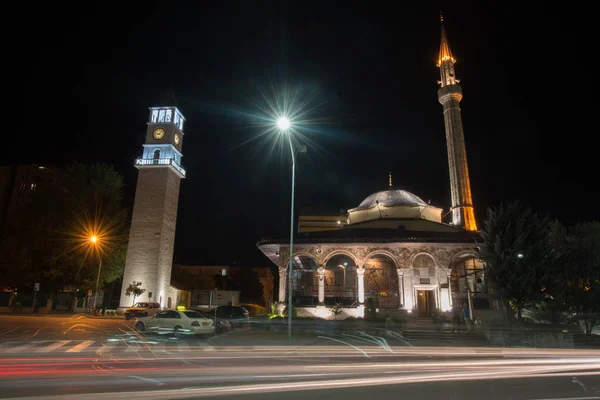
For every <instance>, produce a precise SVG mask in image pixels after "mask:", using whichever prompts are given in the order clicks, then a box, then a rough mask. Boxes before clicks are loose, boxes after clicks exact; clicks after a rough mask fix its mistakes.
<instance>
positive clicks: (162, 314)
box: [154, 311, 169, 318]
mask: <svg viewBox="0 0 600 400" xmlns="http://www.w3.org/2000/svg"><path fill="white" fill-rule="evenodd" d="M154 318H169V311H161V312H158V313H156V314H155V315H154Z"/></svg>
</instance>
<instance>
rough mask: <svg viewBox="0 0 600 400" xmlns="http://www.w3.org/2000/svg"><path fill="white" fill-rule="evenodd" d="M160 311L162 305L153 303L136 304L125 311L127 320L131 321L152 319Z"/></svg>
mask: <svg viewBox="0 0 600 400" xmlns="http://www.w3.org/2000/svg"><path fill="white" fill-rule="evenodd" d="M159 311H160V304H159V303H153V302H146V301H143V302H139V303H135V305H134V306H133V307H129V308H127V309H126V310H125V319H127V320H129V319H132V318H136V317H150V316H152V315H154V314H156V313H157V312H159Z"/></svg>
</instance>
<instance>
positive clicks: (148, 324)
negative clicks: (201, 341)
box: [135, 310, 215, 336]
mask: <svg viewBox="0 0 600 400" xmlns="http://www.w3.org/2000/svg"><path fill="white" fill-rule="evenodd" d="M135 329H137V330H138V331H142V332H156V333H172V334H173V335H175V336H179V335H212V334H213V333H215V326H214V324H213V320H212V319H211V318H206V317H205V316H204V315H203V314H201V313H199V312H198V311H194V310H183V311H176V310H163V311H159V312H157V313H156V314H154V315H153V316H151V317H140V318H138V319H137V321H136V323H135Z"/></svg>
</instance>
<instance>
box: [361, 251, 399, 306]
mask: <svg viewBox="0 0 600 400" xmlns="http://www.w3.org/2000/svg"><path fill="white" fill-rule="evenodd" d="M364 270H365V272H364V275H365V278H364V282H365V283H364V290H365V297H366V298H367V299H373V300H374V301H375V304H376V306H377V308H384V309H398V308H399V307H400V304H401V303H400V296H399V288H400V287H399V283H398V269H397V266H396V262H395V261H394V259H393V258H392V257H390V256H389V255H387V254H385V253H384V252H374V253H372V254H371V255H370V256H368V257H367V258H366V260H365V266H364Z"/></svg>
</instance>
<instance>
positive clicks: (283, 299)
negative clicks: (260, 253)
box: [279, 267, 287, 303]
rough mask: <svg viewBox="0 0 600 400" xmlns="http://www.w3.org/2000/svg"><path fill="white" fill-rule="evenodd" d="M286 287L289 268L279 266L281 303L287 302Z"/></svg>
mask: <svg viewBox="0 0 600 400" xmlns="http://www.w3.org/2000/svg"><path fill="white" fill-rule="evenodd" d="M286 287H287V268H285V267H280V268H279V302H280V303H285V302H286V297H285V294H286V293H285V292H286V290H285V289H286Z"/></svg>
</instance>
